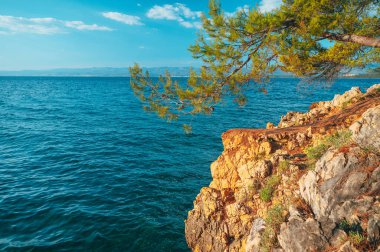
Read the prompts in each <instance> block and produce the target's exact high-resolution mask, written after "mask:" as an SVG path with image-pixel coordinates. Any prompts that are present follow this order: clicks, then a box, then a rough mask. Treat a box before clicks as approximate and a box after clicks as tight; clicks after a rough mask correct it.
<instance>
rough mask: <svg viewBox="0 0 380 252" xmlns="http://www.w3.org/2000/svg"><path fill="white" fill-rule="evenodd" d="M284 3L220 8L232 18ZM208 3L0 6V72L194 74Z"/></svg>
mask: <svg viewBox="0 0 380 252" xmlns="http://www.w3.org/2000/svg"><path fill="white" fill-rule="evenodd" d="M280 2H281V0H250V1H249V0H242V1H236V0H222V6H223V9H224V10H225V11H227V12H234V11H236V9H237V8H242V7H244V6H249V7H251V8H256V7H257V6H259V7H260V6H261V8H262V10H270V9H271V8H275V7H276V6H278V5H279V3H280ZM207 7H208V0H197V1H194V0H192V1H190V0H187V1H185V0H182V1H181V0H178V1H170V0H159V1H134V0H0V70H23V69H52V68H83V67H127V66H130V65H132V64H133V63H135V62H138V63H139V64H140V65H143V66H148V67H157V66H191V65H192V66H197V64H198V62H196V61H194V60H193V59H192V57H191V54H190V53H189V52H188V51H187V48H188V46H189V45H190V44H192V43H193V42H194V40H195V38H196V33H197V30H198V28H199V25H200V23H199V13H200V12H206V11H207Z"/></svg>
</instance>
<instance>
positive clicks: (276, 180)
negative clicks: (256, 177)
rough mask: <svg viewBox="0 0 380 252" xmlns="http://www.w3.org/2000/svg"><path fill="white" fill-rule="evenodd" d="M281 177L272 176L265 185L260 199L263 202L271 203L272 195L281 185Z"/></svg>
mask: <svg viewBox="0 0 380 252" xmlns="http://www.w3.org/2000/svg"><path fill="white" fill-rule="evenodd" d="M280 182H281V177H280V176H279V175H272V176H271V177H269V178H268V179H267V181H266V183H265V185H264V187H263V188H262V189H261V190H260V194H259V196H260V199H262V200H263V201H266V202H269V201H271V199H272V195H273V193H274V191H275V190H276V187H277V186H278V185H279V184H280Z"/></svg>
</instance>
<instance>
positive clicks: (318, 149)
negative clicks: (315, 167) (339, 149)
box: [305, 143, 329, 160]
mask: <svg viewBox="0 0 380 252" xmlns="http://www.w3.org/2000/svg"><path fill="white" fill-rule="evenodd" d="M328 148H329V146H327V145H326V144H324V143H320V144H317V145H315V146H311V147H308V148H306V149H305V152H306V155H307V157H308V158H309V159H313V160H317V159H319V158H320V157H322V155H323V154H325V153H326V151H327V150H328Z"/></svg>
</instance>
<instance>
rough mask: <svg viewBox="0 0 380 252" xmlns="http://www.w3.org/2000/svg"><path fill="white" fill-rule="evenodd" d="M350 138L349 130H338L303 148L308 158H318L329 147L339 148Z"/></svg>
mask: <svg viewBox="0 0 380 252" xmlns="http://www.w3.org/2000/svg"><path fill="white" fill-rule="evenodd" d="M350 140H351V131H349V130H344V131H338V132H336V133H335V134H332V135H330V136H327V137H325V138H324V139H322V140H321V141H320V142H319V143H318V144H316V145H314V146H310V147H308V148H306V149H305V153H306V155H307V157H308V158H309V159H310V160H314V161H316V160H318V159H319V158H321V157H322V155H323V154H325V153H326V151H327V150H328V149H329V148H330V147H332V146H333V147H335V148H340V147H342V146H344V145H345V144H347V143H348V142H349V141H350Z"/></svg>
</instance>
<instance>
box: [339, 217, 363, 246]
mask: <svg viewBox="0 0 380 252" xmlns="http://www.w3.org/2000/svg"><path fill="white" fill-rule="evenodd" d="M338 228H339V229H341V230H343V231H344V232H346V233H347V234H348V240H349V241H350V242H351V243H352V244H354V245H355V246H358V245H360V244H361V243H362V242H363V241H364V240H365V236H364V234H363V233H364V232H363V229H362V227H361V226H360V224H359V223H353V224H350V223H349V222H348V221H347V220H342V221H341V222H340V223H339V224H338Z"/></svg>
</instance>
